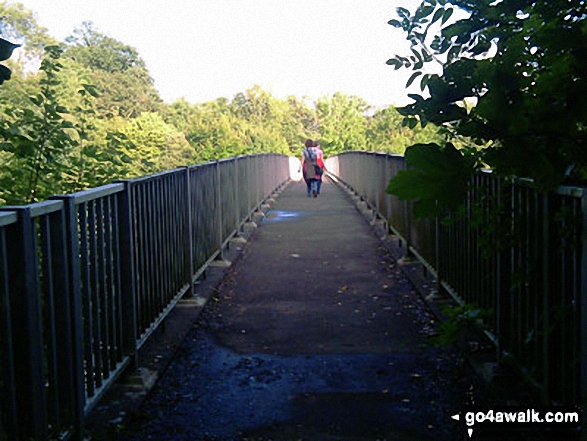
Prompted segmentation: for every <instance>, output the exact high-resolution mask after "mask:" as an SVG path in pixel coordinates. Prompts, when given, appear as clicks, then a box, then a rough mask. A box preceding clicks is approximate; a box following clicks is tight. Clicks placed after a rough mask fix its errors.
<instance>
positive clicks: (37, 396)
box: [0, 207, 47, 440]
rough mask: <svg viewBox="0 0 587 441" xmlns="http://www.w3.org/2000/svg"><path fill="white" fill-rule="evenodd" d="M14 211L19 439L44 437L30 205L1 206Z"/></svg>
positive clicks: (11, 239) (11, 246) (9, 238)
mask: <svg viewBox="0 0 587 441" xmlns="http://www.w3.org/2000/svg"><path fill="white" fill-rule="evenodd" d="M9 209H10V210H11V211H17V212H18V218H19V220H18V223H16V224H14V225H11V226H10V227H9V230H8V231H7V232H8V233H9V234H7V235H6V242H7V244H6V249H7V257H8V261H9V262H10V265H9V267H8V272H9V277H8V279H9V286H10V309H11V313H12V319H13V321H12V323H13V325H15V324H18V326H19V334H18V344H15V345H14V346H13V351H14V362H15V366H17V369H15V372H14V379H15V392H16V396H17V412H18V437H19V439H30V438H32V439H35V440H44V439H46V438H47V403H46V397H45V381H44V362H43V360H44V356H43V328H42V321H41V320H42V318H41V317H42V314H41V298H40V286H39V268H38V264H37V258H36V249H37V239H36V238H37V236H36V228H35V222H34V220H33V218H32V217H31V212H30V208H29V207H13V208H9V207H7V208H6V209H0V210H3V211H6V210H9Z"/></svg>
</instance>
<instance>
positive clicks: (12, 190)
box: [0, 46, 75, 203]
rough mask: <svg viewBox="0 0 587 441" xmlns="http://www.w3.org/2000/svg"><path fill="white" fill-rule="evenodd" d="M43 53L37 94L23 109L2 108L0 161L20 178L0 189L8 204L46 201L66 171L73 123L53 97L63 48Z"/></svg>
mask: <svg viewBox="0 0 587 441" xmlns="http://www.w3.org/2000/svg"><path fill="white" fill-rule="evenodd" d="M45 51H46V53H47V55H46V57H45V58H44V59H43V61H42V63H41V68H40V70H41V75H40V77H39V91H38V93H37V94H36V95H30V96H28V101H29V104H28V105H27V106H25V107H8V108H6V109H5V110H4V112H5V114H6V115H7V117H8V118H7V119H6V120H4V124H3V126H2V127H0V136H2V138H3V139H4V143H3V144H2V145H3V150H4V151H5V152H6V153H5V155H4V160H5V161H7V162H8V163H9V164H12V165H13V166H16V167H15V168H16V169H17V174H18V176H19V178H20V179H19V180H18V181H17V182H14V183H12V185H10V184H6V185H3V186H2V188H3V189H5V194H4V195H3V196H2V197H3V198H4V199H5V200H6V201H8V202H10V203H12V202H23V201H26V202H34V201H37V200H42V199H46V198H47V197H48V196H50V195H51V193H52V191H54V190H55V189H59V188H60V185H59V183H60V176H61V173H62V172H64V171H65V170H66V169H67V164H66V161H65V158H66V157H67V154H68V153H69V151H70V150H71V149H72V147H73V146H74V145H75V141H74V140H73V139H72V138H71V129H73V124H72V123H71V122H70V121H68V120H67V119H66V118H65V117H64V115H65V114H67V113H68V110H67V108H65V107H64V106H63V105H62V103H61V101H60V100H59V98H58V96H57V88H58V87H59V85H60V80H59V78H58V73H59V72H60V70H61V68H62V67H63V65H62V64H61V63H60V62H59V59H60V57H61V54H62V52H63V49H62V48H61V47H60V46H47V47H46V48H45ZM3 184H4V183H3ZM14 184H16V185H14Z"/></svg>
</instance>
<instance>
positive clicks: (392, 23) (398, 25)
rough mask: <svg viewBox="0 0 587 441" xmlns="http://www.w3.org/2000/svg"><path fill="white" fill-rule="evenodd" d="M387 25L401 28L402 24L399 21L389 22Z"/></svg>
mask: <svg viewBox="0 0 587 441" xmlns="http://www.w3.org/2000/svg"><path fill="white" fill-rule="evenodd" d="M387 24H389V25H391V26H393V27H394V28H401V27H402V24H401V23H400V22H399V20H389V21H388V22H387Z"/></svg>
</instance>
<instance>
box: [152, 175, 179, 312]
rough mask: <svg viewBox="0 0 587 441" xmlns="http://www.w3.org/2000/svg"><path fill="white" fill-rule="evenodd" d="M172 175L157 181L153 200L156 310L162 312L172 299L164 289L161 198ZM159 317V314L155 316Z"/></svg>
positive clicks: (165, 275)
mask: <svg viewBox="0 0 587 441" xmlns="http://www.w3.org/2000/svg"><path fill="white" fill-rule="evenodd" d="M173 177H174V175H168V176H166V177H164V178H160V179H157V180H156V181H155V182H154V184H155V188H154V190H155V198H156V201H157V202H156V205H155V215H156V219H157V221H156V223H155V234H156V238H157V241H156V250H155V258H156V259H157V270H156V272H157V290H158V291H159V293H158V295H157V297H158V299H159V306H158V310H159V311H162V310H163V309H164V308H165V306H166V305H167V302H168V301H170V300H171V299H172V298H173V295H174V294H175V293H173V292H172V291H170V290H168V289H166V287H165V282H166V279H167V277H168V276H169V274H167V273H166V272H165V271H164V269H163V265H164V255H163V218H164V215H165V212H164V211H163V198H162V196H161V195H162V189H163V187H164V186H166V185H167V182H172V181H173ZM157 315H159V314H157Z"/></svg>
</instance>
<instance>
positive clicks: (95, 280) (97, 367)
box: [88, 200, 103, 387]
mask: <svg viewBox="0 0 587 441" xmlns="http://www.w3.org/2000/svg"><path fill="white" fill-rule="evenodd" d="M96 215H97V213H96V200H93V201H90V202H89V206H88V216H89V227H90V266H91V271H90V281H91V284H92V296H91V310H90V311H91V312H90V314H91V315H92V321H93V324H94V329H93V331H94V334H93V336H92V339H93V340H94V353H93V365H94V384H95V385H96V387H100V386H102V379H103V377H102V348H101V346H102V329H101V325H102V324H101V320H100V309H101V308H102V305H101V304H100V303H101V302H100V272H99V271H100V268H99V262H98V260H99V256H98V237H97V228H98V226H97V219H96Z"/></svg>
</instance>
